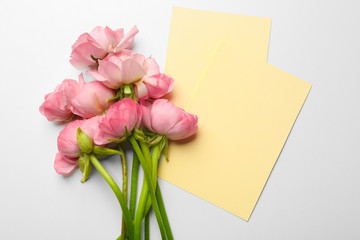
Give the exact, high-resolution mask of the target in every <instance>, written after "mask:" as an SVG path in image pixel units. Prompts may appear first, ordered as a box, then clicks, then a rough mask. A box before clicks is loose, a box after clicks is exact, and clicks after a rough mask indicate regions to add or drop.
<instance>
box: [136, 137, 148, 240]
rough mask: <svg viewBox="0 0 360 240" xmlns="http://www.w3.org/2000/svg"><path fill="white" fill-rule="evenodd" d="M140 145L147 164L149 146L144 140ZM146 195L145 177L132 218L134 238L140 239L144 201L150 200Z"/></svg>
mask: <svg viewBox="0 0 360 240" xmlns="http://www.w3.org/2000/svg"><path fill="white" fill-rule="evenodd" d="M140 146H141V150H142V152H143V155H144V158H145V161H146V162H147V164H150V161H151V156H150V149H149V146H148V145H147V144H146V143H144V142H140ZM134 154H135V153H134ZM148 195H149V187H148V185H147V182H146V179H145V178H144V181H143V185H142V189H141V194H140V199H139V205H138V208H137V212H136V216H135V220H134V237H135V239H141V223H142V220H143V219H144V217H143V216H144V211H145V207H146V203H147V201H148V200H150V198H149V197H148ZM150 202H151V200H150Z"/></svg>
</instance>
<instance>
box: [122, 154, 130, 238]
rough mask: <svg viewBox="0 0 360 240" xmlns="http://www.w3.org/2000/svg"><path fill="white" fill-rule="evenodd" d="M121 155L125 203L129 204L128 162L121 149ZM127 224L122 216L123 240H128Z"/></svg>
mask: <svg viewBox="0 0 360 240" xmlns="http://www.w3.org/2000/svg"><path fill="white" fill-rule="evenodd" d="M120 155H121V165H122V173H123V195H124V198H125V202H126V203H127V195H128V174H127V161H126V157H125V153H124V151H123V150H122V149H121V148H120ZM126 232H127V230H126V222H125V217H124V214H123V216H122V225H121V236H122V237H121V240H125V239H126Z"/></svg>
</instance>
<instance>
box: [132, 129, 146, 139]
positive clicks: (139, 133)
mask: <svg viewBox="0 0 360 240" xmlns="http://www.w3.org/2000/svg"><path fill="white" fill-rule="evenodd" d="M133 135H134V137H135V139H136V140H139V141H143V142H145V139H146V135H145V134H144V132H143V131H142V130H141V129H136V128H134V133H133Z"/></svg>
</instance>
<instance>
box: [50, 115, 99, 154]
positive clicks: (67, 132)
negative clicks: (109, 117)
mask: <svg viewBox="0 0 360 240" xmlns="http://www.w3.org/2000/svg"><path fill="white" fill-rule="evenodd" d="M99 119H100V116H96V117H93V118H89V119H84V120H75V121H73V122H71V123H69V124H68V125H66V126H65V128H64V129H63V130H62V131H61V132H60V134H59V136H58V139H57V144H58V150H59V152H60V153H61V154H62V155H63V156H65V157H67V158H72V159H74V158H75V159H76V158H78V157H79V156H80V152H81V151H80V148H79V145H78V143H77V129H78V128H79V127H80V128H81V130H82V131H83V132H84V133H85V134H86V135H87V136H88V137H89V138H91V139H94V136H95V133H96V132H97V131H98V128H99V124H98V121H99Z"/></svg>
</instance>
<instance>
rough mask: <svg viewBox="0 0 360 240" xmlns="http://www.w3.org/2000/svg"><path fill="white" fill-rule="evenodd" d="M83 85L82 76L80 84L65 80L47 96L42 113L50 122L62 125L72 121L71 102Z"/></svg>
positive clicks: (41, 108) (41, 107) (42, 106)
mask: <svg viewBox="0 0 360 240" xmlns="http://www.w3.org/2000/svg"><path fill="white" fill-rule="evenodd" d="M83 84H84V78H83V76H82V74H81V75H80V76H79V82H77V81H75V80H72V79H65V80H64V81H63V82H62V83H61V84H60V85H58V86H57V87H56V88H55V90H54V91H53V92H51V93H48V94H46V95H45V100H44V102H43V104H42V105H41V106H40V108H39V110H40V113H41V114H42V115H44V116H45V117H46V118H47V119H48V120H49V121H55V122H59V123H61V122H65V121H68V120H70V119H71V118H72V117H73V113H72V112H71V110H70V107H71V105H70V102H71V100H72V99H73V98H74V97H75V96H76V95H77V94H78V92H79V90H80V87H81V86H82V85H83Z"/></svg>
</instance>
